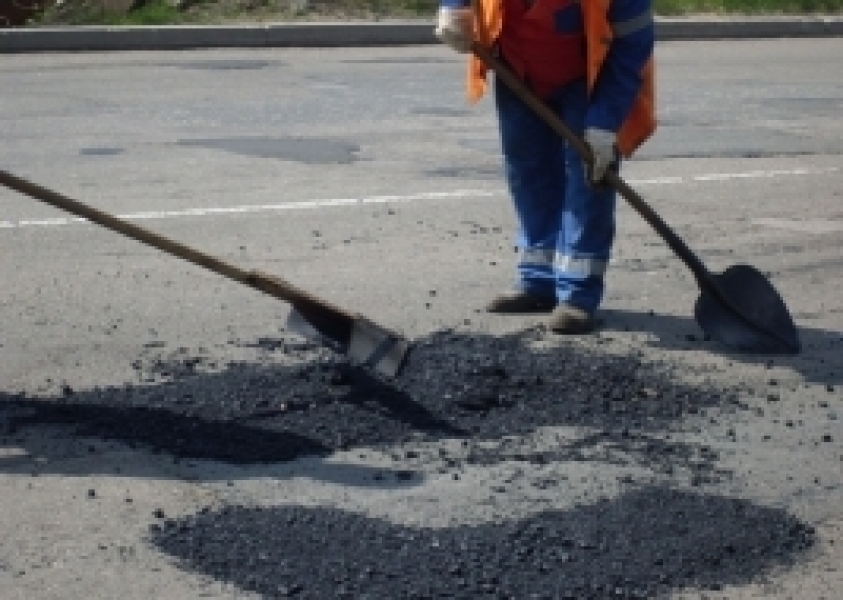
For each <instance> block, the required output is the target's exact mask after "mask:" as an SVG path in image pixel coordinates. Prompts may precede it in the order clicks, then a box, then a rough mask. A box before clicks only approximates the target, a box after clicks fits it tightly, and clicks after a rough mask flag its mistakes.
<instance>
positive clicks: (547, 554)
mask: <svg viewBox="0 0 843 600" xmlns="http://www.w3.org/2000/svg"><path fill="white" fill-rule="evenodd" d="M814 538H815V534H814V530H813V528H812V527H811V526H809V525H805V524H803V523H801V522H799V521H798V520H797V519H795V518H794V517H792V516H790V515H789V514H788V513H786V512H785V511H783V510H780V509H776V508H766V507H761V506H757V505H754V504H752V503H750V502H747V501H745V500H740V499H735V498H725V497H720V496H714V495H703V494H694V493H689V492H685V491H678V490H674V489H669V488H665V487H657V486H656V487H647V488H643V489H636V490H632V491H629V492H627V493H625V494H622V495H621V496H620V497H617V498H614V499H606V500H601V501H599V502H596V503H594V504H589V505H585V506H577V507H574V508H572V509H570V510H548V511H545V512H541V513H538V514H534V515H532V516H530V517H528V518H525V519H523V520H516V521H508V522H490V523H485V524H482V525H464V526H457V527H446V528H420V527H407V526H402V525H396V524H394V523H390V522H388V521H385V520H382V519H378V518H370V517H367V516H365V515H361V514H356V513H351V512H346V511H343V510H339V509H334V508H310V507H301V506H279V507H246V506H229V507H225V508H223V509H221V510H219V511H211V510H205V511H202V512H200V513H198V514H195V515H191V516H187V517H184V518H180V519H172V520H167V521H165V522H164V523H163V524H156V525H153V526H152V527H151V529H150V539H151V541H152V543H153V544H154V545H155V546H157V547H158V548H159V549H161V550H162V551H163V552H166V553H168V554H170V555H172V556H174V557H176V558H177V559H178V560H179V561H180V563H181V564H182V565H183V566H184V567H185V568H188V569H191V570H194V571H197V572H199V573H201V574H203V575H207V576H211V577H213V578H215V579H217V580H221V581H226V582H229V583H232V584H235V585H236V586H238V587H239V588H241V589H244V590H248V591H253V592H257V593H259V594H261V595H263V596H265V597H268V598H276V597H289V596H295V597H297V598H320V599H321V598H547V599H551V598H553V599H558V598H652V597H654V596H657V595H660V594H664V593H666V592H667V591H669V590H671V589H678V588H686V587H694V588H698V589H703V590H720V589H722V588H723V586H727V585H731V584H741V583H746V582H749V581H751V580H754V579H756V578H757V577H759V576H761V575H762V574H763V573H765V572H767V571H769V570H770V569H772V568H774V567H781V566H786V565H788V564H791V563H793V561H794V560H796V559H797V557H798V556H800V555H801V554H804V552H805V551H806V550H808V549H809V548H811V547H812V546H813V545H814V543H815V539H814Z"/></svg>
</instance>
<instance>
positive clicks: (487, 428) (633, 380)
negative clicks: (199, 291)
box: [0, 330, 743, 481]
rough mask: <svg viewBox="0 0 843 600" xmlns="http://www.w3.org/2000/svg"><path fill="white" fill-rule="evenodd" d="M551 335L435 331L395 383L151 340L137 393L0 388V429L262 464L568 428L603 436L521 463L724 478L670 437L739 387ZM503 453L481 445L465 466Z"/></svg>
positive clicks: (726, 410) (309, 354)
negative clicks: (599, 454)
mask: <svg viewBox="0 0 843 600" xmlns="http://www.w3.org/2000/svg"><path fill="white" fill-rule="evenodd" d="M542 335H543V334H542V332H541V331H539V330H528V331H526V332H521V333H518V334H513V335H509V336H502V337H496V336H490V335H482V334H476V333H465V332H456V331H453V330H446V331H440V332H436V333H434V334H432V335H430V336H428V337H427V338H425V339H422V340H419V341H418V342H417V344H416V347H415V348H414V350H413V352H412V353H411V355H410V360H409V361H408V364H407V366H406V367H405V370H404V372H403V374H402V376H401V377H400V378H398V379H396V380H392V381H389V380H383V379H380V378H378V377H376V376H374V375H372V374H371V373H370V372H368V371H366V370H363V369H359V368H356V367H354V366H352V365H350V364H348V363H347V362H346V361H345V360H344V359H342V358H339V357H337V356H335V355H332V354H331V353H330V352H328V351H326V350H325V349H324V348H320V347H318V346H315V345H313V344H309V343H302V342H301V341H300V340H299V341H297V340H296V339H295V338H282V337H276V338H261V339H260V340H258V341H256V342H254V343H248V344H244V343H240V342H238V343H237V344H233V345H236V346H238V348H248V349H250V351H252V352H256V353H257V358H255V359H254V360H251V361H241V360H238V361H234V360H232V361H228V362H225V361H223V360H221V359H220V358H219V357H215V356H213V355H214V352H212V351H204V352H191V351H189V350H188V349H186V348H179V349H176V350H173V351H169V350H166V349H164V348H161V347H159V346H157V345H150V344H146V345H145V347H144V349H143V352H145V354H144V355H143V356H142V357H141V358H139V359H138V360H137V361H136V362H135V367H136V369H137V370H138V372H139V377H140V378H141V379H142V381H141V382H140V383H136V384H125V385H122V386H114V387H103V388H96V389H91V390H80V389H75V388H73V387H71V386H69V385H65V386H64V387H63V388H62V389H60V390H59V391H58V392H57V393H56V395H55V397H52V398H42V397H38V398H34V397H26V396H23V395H12V394H0V398H2V400H3V402H2V405H1V406H0V433H3V432H5V434H6V435H15V434H16V433H17V432H18V431H20V430H21V429H24V428H32V427H37V426H40V425H64V426H68V427H70V428H71V429H72V431H73V433H74V435H79V436H88V437H100V438H104V439H109V440H115V441H120V442H124V443H127V444H129V445H131V446H140V447H146V448H151V449H152V450H154V451H157V452H167V453H170V454H173V455H175V456H177V457H180V458H187V459H210V460H220V461H225V462H229V463H233V464H252V463H272V462H283V461H289V460H294V459H296V458H299V457H302V456H309V455H326V454H330V453H331V452H334V451H337V450H348V449H351V448H355V447H377V446H393V445H396V444H402V443H406V442H419V441H436V440H441V439H445V438H462V439H471V440H484V439H485V440H500V439H501V438H504V437H508V436H528V435H529V434H531V433H533V432H535V431H536V430H537V429H539V428H542V427H547V426H554V425H570V426H575V427H583V428H588V430H590V431H593V432H594V433H591V434H589V435H588V436H587V438H586V439H585V440H583V441H582V442H581V443H580V444H579V445H578V446H573V447H570V446H569V447H566V448H564V449H562V448H560V449H559V450H557V451H556V452H555V453H553V452H551V453H547V452H544V453H538V454H536V453H532V454H531V453H530V449H529V448H526V449H521V452H522V454H523V458H524V460H530V461H533V460H552V459H554V458H555V459H573V458H576V457H578V456H579V457H580V458H582V457H584V456H585V455H586V454H588V453H587V452H585V450H584V448H583V446H590V447H593V446H598V445H599V446H601V447H603V448H609V449H611V448H615V449H618V450H622V451H623V452H624V453H625V454H626V455H627V456H628V457H632V458H633V459H634V460H636V461H637V462H638V463H640V464H642V465H644V466H647V467H649V468H652V469H654V470H656V471H658V472H664V473H671V472H672V471H673V470H674V468H675V467H679V468H683V469H689V470H690V471H692V472H693V473H694V477H696V479H697V480H699V481H703V480H706V479H714V480H716V479H717V478H718V477H719V475H718V474H717V473H716V461H717V458H718V457H717V454H716V452H714V451H707V449H705V448H700V447H696V446H693V445H690V444H687V443H682V442H679V441H678V440H677V439H675V438H674V439H670V435H669V432H670V431H673V430H677V429H681V427H682V426H683V422H684V421H685V420H686V419H687V418H689V417H694V416H699V415H701V414H702V413H703V412H705V411H714V412H716V414H717V415H718V416H717V418H725V419H728V418H731V417H730V416H729V415H730V413H735V412H737V411H739V410H742V407H743V405H742V404H741V403H740V402H739V401H738V400H737V399H736V398H737V397H736V395H735V393H734V392H731V391H728V390H723V389H719V388H716V387H714V386H708V387H704V386H691V385H689V384H685V383H682V382H681V379H680V378H678V377H676V376H675V373H672V372H671V369H670V367H669V365H666V364H653V363H648V362H646V361H644V360H643V359H641V358H640V357H639V356H637V355H635V354H628V355H619V356H616V355H611V354H607V353H601V352H600V351H599V349H588V348H586V347H583V346H582V345H576V344H571V345H562V346H559V345H555V346H552V347H549V348H548V347H541V346H540V345H537V342H541V341H542ZM68 390H70V391H68ZM508 458H512V457H511V456H508ZM502 459H503V457H502V456H501V454H500V452H497V451H495V450H482V449H478V450H477V451H475V452H472V453H470V454H469V456H468V457H467V458H466V460H467V461H469V462H476V463H482V464H488V463H494V462H495V461H499V460H502ZM720 475H722V474H720Z"/></svg>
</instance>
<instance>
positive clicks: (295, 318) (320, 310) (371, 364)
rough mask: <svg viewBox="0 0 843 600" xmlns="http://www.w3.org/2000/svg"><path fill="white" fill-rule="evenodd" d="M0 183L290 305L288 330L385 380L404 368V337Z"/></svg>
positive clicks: (18, 185) (3, 178)
mask: <svg viewBox="0 0 843 600" xmlns="http://www.w3.org/2000/svg"><path fill="white" fill-rule="evenodd" d="M0 184H2V185H4V186H6V187H8V188H11V189H13V190H16V191H18V192H20V193H22V194H26V195H27V196H31V197H33V198H35V199H36V200H41V201H42V202H46V203H47V204H51V205H52V206H55V207H56V208H60V209H62V210H64V211H67V212H70V213H72V214H74V215H77V216H79V217H82V218H84V219H87V220H88V221H91V222H93V223H97V224H98V225H102V226H103V227H106V228H108V229H111V230H113V231H116V232H117V233H120V234H122V235H125V236H128V237H130V238H133V239H135V240H138V241H139V242H143V243H144V244H148V245H150V246H153V247H155V248H158V249H159V250H163V251H164V252H166V253H168V254H172V255H174V256H177V257H179V258H183V259H184V260H187V261H189V262H192V263H194V264H196V265H199V266H200V267H204V268H206V269H209V270H211V271H214V272H215V273H218V274H220V275H222V276H224V277H228V278H229V279H233V280H234V281H238V282H240V283H242V284H245V285H248V286H250V287H252V288H255V289H257V290H260V291H261V292H264V293H265V294H269V295H270V296H275V297H276V298H280V299H281V300H284V301H286V302H288V303H290V304H291V305H292V307H293V310H291V312H290V318H289V321H288V325H289V327H290V328H291V329H293V330H295V331H297V332H298V333H301V334H304V335H305V336H306V337H316V338H318V339H319V340H320V341H321V342H323V343H325V344H326V345H328V346H330V347H331V348H332V349H333V350H335V351H337V352H340V353H342V354H346V355H347V356H348V357H349V359H350V360H351V361H352V362H353V363H355V364H358V365H361V366H364V367H367V368H370V369H372V370H373V371H375V372H377V373H379V374H381V375H384V376H386V377H395V376H396V375H398V374H399V373H400V371H401V368H402V367H403V366H404V362H405V359H406V357H407V353H408V352H409V350H410V343H409V342H408V341H407V340H406V339H405V338H403V337H401V336H400V335H398V334H397V333H394V332H392V331H389V330H387V329H385V328H383V327H381V326H380V325H377V324H376V323H373V322H372V321H370V320H369V319H367V318H365V317H363V316H361V315H358V314H352V313H349V312H347V311H345V310H343V309H341V308H339V307H337V306H334V305H333V304H331V303H329V302H326V301H324V300H321V299H319V298H316V297H315V296H312V295H311V294H308V293H307V292H305V291H303V290H300V289H298V288H296V287H295V286H293V285H292V284H290V283H288V282H286V281H284V280H283V279H281V278H279V277H274V276H272V275H269V274H267V273H263V272H261V271H256V270H251V271H246V270H244V269H241V268H239V267H237V266H235V265H232V264H230V263H227V262H224V261H222V260H219V259H217V258H214V257H213V256H208V255H207V254H203V253H202V252H199V251H197V250H194V249H192V248H189V247H187V246H185V245H183V244H180V243H179V242H175V241H173V240H169V239H167V238H165V237H162V236H160V235H158V234H156V233H153V232H151V231H148V230H146V229H143V228H141V227H138V226H137V225H133V224H131V223H128V222H126V221H123V220H121V219H118V218H117V217H114V216H112V215H109V214H107V213H104V212H101V211H99V210H97V209H95V208H91V207H90V206H86V205H85V204H82V203H81V202H77V201H76V200H72V199H70V198H68V197H66V196H62V195H61V194H58V193H56V192H53V191H51V190H48V189H46V188H43V187H41V186H39V185H36V184H34V183H31V182H29V181H26V180H24V179H21V178H19V177H16V176H14V175H12V174H11V173H7V172H5V171H2V170H0Z"/></svg>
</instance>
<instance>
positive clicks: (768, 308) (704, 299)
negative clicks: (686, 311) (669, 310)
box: [694, 265, 801, 354]
mask: <svg viewBox="0 0 843 600" xmlns="http://www.w3.org/2000/svg"><path fill="white" fill-rule="evenodd" d="M710 283H711V284H712V285H714V286H716V289H715V290H714V292H712V291H708V290H706V289H705V288H704V287H703V291H702V295H700V297H699V298H698V299H697V303H696V305H695V307H694V316H695V317H696V319H697V323H699V325H700V327H702V329H703V331H705V332H706V333H707V334H708V335H709V337H711V338H712V339H714V340H717V341H719V342H720V343H722V344H724V345H725V346H728V347H729V348H732V349H734V350H738V351H740V352H751V353H755V354H798V353H799V351H800V349H801V344H800V342H799V334H798V332H797V330H796V324H795V323H794V322H793V319H792V318H791V316H790V313H789V312H788V310H787V306H785V303H784V301H783V300H782V298H781V296H779V293H778V292H777V291H776V289H775V288H774V287H773V286H772V284H771V283H770V282H769V281H768V280H767V278H766V277H764V275H763V274H762V273H761V272H760V271H758V270H757V269H756V268H754V267H751V266H749V265H733V266H731V267H729V268H728V269H726V270H725V271H724V272H723V273H721V274H719V275H712V276H711V280H710Z"/></svg>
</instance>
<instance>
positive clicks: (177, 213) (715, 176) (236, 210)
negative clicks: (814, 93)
mask: <svg viewBox="0 0 843 600" xmlns="http://www.w3.org/2000/svg"><path fill="white" fill-rule="evenodd" d="M839 170H840V169H839V168H838V167H827V168H818V169H778V170H769V171H747V172H743V173H708V174H703V175H694V176H691V177H679V176H670V177H655V178H651V179H637V180H628V181H627V183H629V184H630V185H675V184H681V183H687V182H691V181H697V182H709V181H728V180H731V179H753V178H765V177H785V176H800V175H816V174H823V173H832V172H836V171H839ZM502 193H504V189H503V188H501V189H499V190H479V189H477V190H472V189H466V190H453V191H449V192H419V193H417V194H404V195H401V194H396V195H386V196H369V197H362V198H326V199H323V200H303V201H301V202H281V203H278V204H246V205H242V206H223V207H209V208H185V209H180V210H163V211H143V212H134V213H126V214H121V215H117V217H118V218H120V219H123V220H126V221H139V220H148V219H175V218H180V217H207V216H214V215H235V214H247V213H268V212H277V211H284V210H305V209H316V208H329V207H335V206H356V205H362V204H385V203H390V202H414V201H417V200H437V199H457V198H477V197H489V196H495V195H498V194H502ZM86 222H87V219H82V218H79V217H56V218H48V219H24V220H21V221H8V220H6V221H0V229H20V228H24V227H59V226H64V225H72V224H78V223H86Z"/></svg>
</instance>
